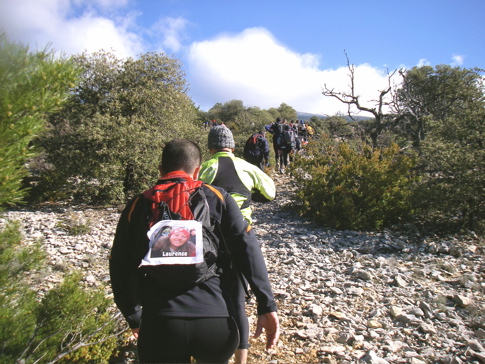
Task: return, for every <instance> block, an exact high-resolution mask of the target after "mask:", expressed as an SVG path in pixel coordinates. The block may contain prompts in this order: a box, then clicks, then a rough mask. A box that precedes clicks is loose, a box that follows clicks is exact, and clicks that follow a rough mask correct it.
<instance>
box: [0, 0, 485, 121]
mask: <svg viewBox="0 0 485 364" xmlns="http://www.w3.org/2000/svg"><path fill="white" fill-rule="evenodd" d="M484 14H485V1H484V0H457V1H455V0H401V1H391V0H387V1H384V0H339V1H337V0H299V1H297V0H293V1H289V0H286V1H285V0H279V1H277V0H259V1H255V0H225V1H223V0H185V1H184V0H0V28H1V29H3V30H4V31H6V33H7V35H8V37H9V39H10V40H14V41H20V42H22V43H24V44H29V45H30V47H31V49H42V48H44V47H45V45H47V44H50V45H51V47H52V48H54V49H55V50H58V51H62V52H64V53H67V54H74V53H80V52H83V51H87V52H95V51H97V50H99V49H104V50H109V51H111V50H112V51H114V52H116V54H117V55H118V56H119V57H134V58H136V57H137V55H139V54H141V53H145V52H150V51H155V52H164V53H166V54H168V55H171V56H174V57H177V58H179V59H180V60H181V61H182V64H183V69H184V71H185V72H186V74H187V81H188V83H189V87H190V91H189V95H190V97H191V98H192V100H193V101H194V103H195V104H196V105H197V106H200V107H201V109H203V110H208V109H209V108H210V107H212V106H213V105H214V104H215V103H217V102H221V103H224V102H226V101H229V100H233V99H237V100H242V101H243V102H244V105H245V106H258V107H261V108H263V109H267V108H270V107H278V106H279V105H280V104H281V103H283V102H284V103H286V104H288V105H290V106H292V107H294V108H295V109H296V110H297V111H301V112H310V113H317V114H326V115H333V114H335V113H338V112H346V108H345V107H344V105H342V104H340V103H339V102H338V101H336V100H334V99H331V98H325V97H323V95H322V94H321V91H322V88H323V86H324V85H327V86H328V87H330V88H333V89H335V90H338V91H348V84H349V78H348V69H347V67H346V57H345V53H344V51H345V52H346V53H347V54H348V57H349V60H350V62H351V63H352V64H354V65H355V67H356V69H355V76H356V90H357V92H358V94H359V95H361V98H362V101H363V102H365V103H366V106H372V103H373V101H372V100H373V99H375V98H377V95H378V92H379V90H381V89H382V88H383V87H385V86H386V85H387V72H388V71H393V70H395V69H397V68H402V67H405V68H412V67H414V66H420V65H431V66H436V65H438V64H448V65H452V66H461V67H466V68H473V67H481V68H485V38H484V36H483V35H484V34H485V21H484ZM398 82H399V79H398V78H397V77H396V78H394V79H393V80H392V83H393V84H398ZM363 116H364V115H363ZM366 116H368V115H366Z"/></svg>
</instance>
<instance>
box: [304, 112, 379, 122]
mask: <svg viewBox="0 0 485 364" xmlns="http://www.w3.org/2000/svg"><path fill="white" fill-rule="evenodd" d="M296 116H297V118H298V120H303V121H307V120H310V118H311V117H313V116H316V117H317V118H319V119H326V118H328V117H329V116H328V115H319V114H311V113H308V112H300V111H297V112H296ZM342 117H343V118H344V119H346V120H348V121H350V120H351V119H350V117H348V116H347V115H342ZM353 118H354V120H356V121H360V120H368V119H371V118H370V117H368V116H353Z"/></svg>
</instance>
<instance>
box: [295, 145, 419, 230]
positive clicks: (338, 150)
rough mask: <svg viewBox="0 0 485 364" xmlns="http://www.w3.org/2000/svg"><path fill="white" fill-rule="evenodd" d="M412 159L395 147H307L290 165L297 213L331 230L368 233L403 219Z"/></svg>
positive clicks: (408, 204)
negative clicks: (294, 187) (293, 177)
mask: <svg viewBox="0 0 485 364" xmlns="http://www.w3.org/2000/svg"><path fill="white" fill-rule="evenodd" d="M415 164H416V162H415V158H414V156H413V155H407V154H405V153H402V152H401V151H400V150H399V147H398V146H397V145H395V144H394V145H392V146H391V147H389V148H383V149H376V150H372V149H371V147H370V146H368V145H366V144H363V145H361V146H360V147H354V148H353V147H351V146H350V145H349V144H348V143H340V144H337V145H332V144H330V143H328V142H326V141H314V142H311V143H310V144H308V147H307V148H306V150H305V154H303V155H298V156H297V157H296V158H295V161H294V162H293V164H292V165H291V170H292V173H293V175H294V176H295V178H296V180H297V183H298V186H299V189H298V192H297V200H298V202H299V208H300V212H301V213H302V214H303V215H305V216H308V217H310V218H312V219H314V220H316V221H318V222H320V223H321V224H322V225H324V226H327V227H331V228H336V229H352V230H373V229H381V228H383V227H386V226H389V225H392V224H395V223H398V222H402V221H405V220H406V219H407V218H409V217H410V216H411V214H412V212H413V210H412V207H411V206H412V205H411V198H412V185H413V178H412V177H411V176H412V174H411V170H412V168H413V167H414V166H415Z"/></svg>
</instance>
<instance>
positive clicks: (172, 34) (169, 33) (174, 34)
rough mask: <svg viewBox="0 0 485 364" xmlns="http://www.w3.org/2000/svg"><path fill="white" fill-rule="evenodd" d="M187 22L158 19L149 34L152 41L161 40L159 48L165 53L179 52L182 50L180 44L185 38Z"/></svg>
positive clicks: (176, 19) (180, 19) (181, 19)
mask: <svg viewBox="0 0 485 364" xmlns="http://www.w3.org/2000/svg"><path fill="white" fill-rule="evenodd" d="M187 24H188V20H186V19H184V18H180V17H179V18H163V19H160V20H159V21H158V22H157V23H156V24H155V25H154V26H153V28H152V30H151V33H152V34H153V37H154V39H157V38H161V41H159V42H158V43H159V48H160V50H161V51H164V52H165V53H167V50H170V51H171V52H175V53H177V52H179V51H180V50H181V49H182V42H183V41H184V40H185V39H186V38H187V36H186V35H185V28H186V27H187Z"/></svg>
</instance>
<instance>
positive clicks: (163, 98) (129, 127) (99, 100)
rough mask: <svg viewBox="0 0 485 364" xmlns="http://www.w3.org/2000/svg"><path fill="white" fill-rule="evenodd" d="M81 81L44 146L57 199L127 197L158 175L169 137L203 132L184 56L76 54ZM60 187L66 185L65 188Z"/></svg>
mask: <svg viewBox="0 0 485 364" xmlns="http://www.w3.org/2000/svg"><path fill="white" fill-rule="evenodd" d="M76 62H77V63H78V65H79V66H80V67H81V68H82V70H83V72H82V75H81V83H80V85H79V87H78V88H77V89H76V90H75V92H74V93H73V94H72V96H71V97H70V99H69V102H68V103H67V104H66V106H65V107H64V108H63V109H62V110H60V111H59V112H58V113H56V114H55V115H53V116H52V117H51V118H50V123H51V130H50V134H49V135H48V137H46V138H44V139H43V143H42V145H43V146H44V148H45V150H46V160H47V162H48V163H50V164H51V165H52V166H53V169H51V170H47V171H44V173H43V182H48V186H47V188H46V189H47V190H51V191H56V194H57V195H56V196H54V198H57V199H62V198H65V197H70V196H75V197H79V198H82V199H83V200H84V201H91V202H108V203H115V202H116V203H117V202H124V201H126V198H128V197H131V196H132V195H133V193H135V192H139V191H141V190H143V189H145V188H146V187H147V186H148V185H150V184H151V183H153V181H154V180H155V179H156V178H157V177H158V176H157V175H156V170H157V165H158V163H159V158H160V154H161V151H162V148H163V146H164V143H166V142H167V141H169V140H171V139H174V138H187V137H190V138H192V137H194V136H196V141H198V140H197V138H201V139H202V136H200V134H201V133H200V125H197V112H196V109H195V107H194V105H193V103H192V102H191V100H190V99H189V97H188V96H187V85H186V81H185V79H184V74H183V72H182V71H181V67H180V63H179V61H178V60H176V59H172V58H170V57H167V56H165V55H163V54H156V53H147V54H144V55H142V56H141V57H140V58H139V59H137V60H134V59H131V58H129V59H126V60H120V59H117V58H116V57H115V56H113V55H112V54H110V53H105V52H99V53H96V54H92V55H81V56H79V57H76ZM59 191H64V192H65V194H64V195H60V194H59Z"/></svg>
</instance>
